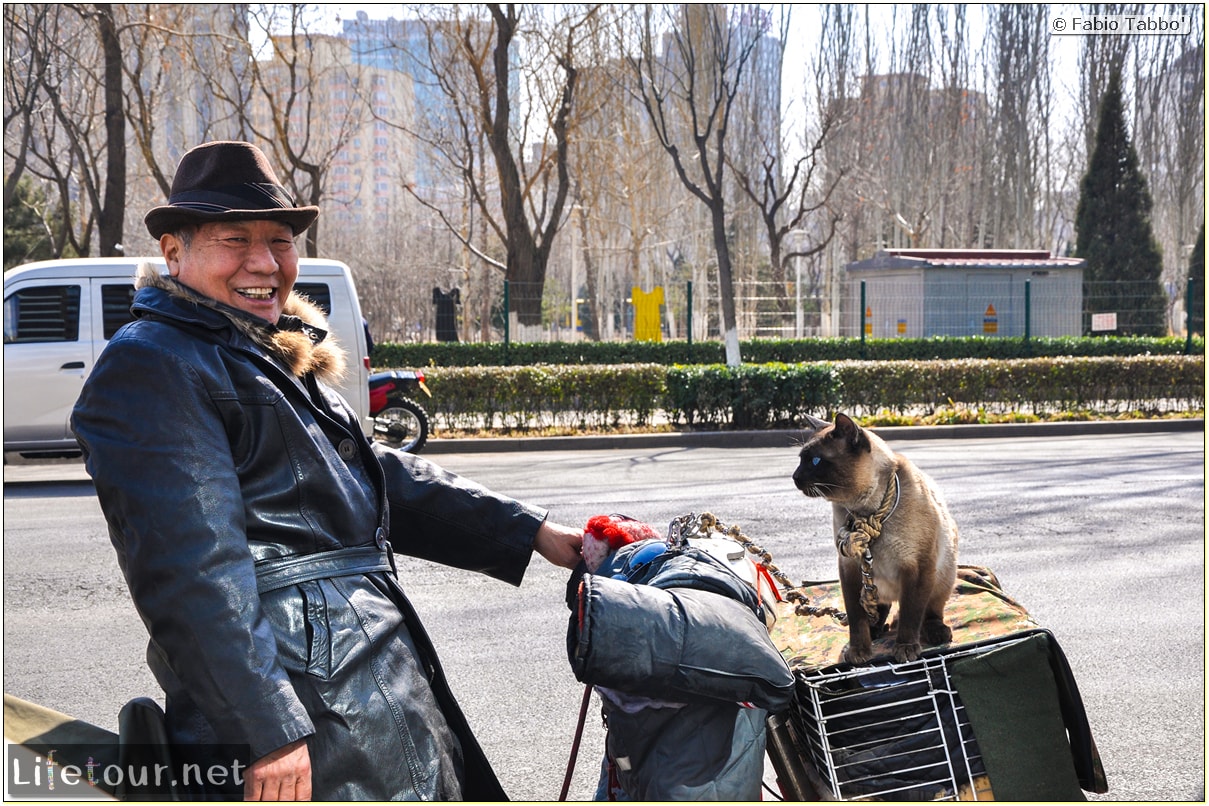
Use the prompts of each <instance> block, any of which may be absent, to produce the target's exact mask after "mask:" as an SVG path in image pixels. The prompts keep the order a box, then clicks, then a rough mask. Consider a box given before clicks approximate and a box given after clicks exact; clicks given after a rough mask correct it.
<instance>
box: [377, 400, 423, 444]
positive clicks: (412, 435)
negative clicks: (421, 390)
mask: <svg viewBox="0 0 1209 806" xmlns="http://www.w3.org/2000/svg"><path fill="white" fill-rule="evenodd" d="M374 439H376V440H378V441H379V442H382V443H384V444H386V445H388V446H390V447H392V448H398V449H399V450H403V451H407V452H408V453H419V452H420V450H421V449H422V448H423V447H424V444H425V443H426V442H428V412H426V411H424V407H423V406H421V405H420V404H419V403H417V402H415V401H414V400H412V399H411V398H409V397H396V398H392V399H391V401H390V402H389V403H388V404H387V405H386V408H384V409H382V411H380V412H378V413H377V414H375V415H374Z"/></svg>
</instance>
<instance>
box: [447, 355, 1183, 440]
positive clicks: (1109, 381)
mask: <svg viewBox="0 0 1209 806" xmlns="http://www.w3.org/2000/svg"><path fill="white" fill-rule="evenodd" d="M426 374H427V377H428V385H429V387H430V388H431V389H432V393H433V397H432V399H431V400H427V401H425V405H427V406H428V407H429V409H430V411H431V412H432V414H433V415H434V416H435V418H436V421H437V423H438V425H439V426H444V427H447V428H457V429H475V428H484V427H486V428H507V429H522V430H523V429H529V428H542V427H547V426H563V427H572V428H587V427H597V428H615V427H617V426H618V425H619V424H621V423H622V422H625V423H632V424H635V425H646V424H649V423H650V422H651V421H652V417H653V415H654V414H655V413H656V412H660V411H662V412H663V413H664V414H665V415H666V416H667V418H668V420H669V421H670V422H672V423H673V424H685V425H688V426H689V427H694V428H738V429H764V428H797V427H801V426H803V425H805V422H806V419H805V418H806V415H814V416H827V415H829V414H830V413H831V412H834V411H846V412H849V413H853V414H862V413H865V414H871V413H874V412H880V411H889V412H896V413H900V414H906V413H920V412H934V411H937V410H940V409H945V408H946V407H948V408H951V407H954V406H960V407H964V408H969V409H979V410H987V411H993V412H1028V413H1031V414H1041V413H1047V412H1065V411H1083V410H1087V411H1095V412H1101V413H1110V412H1122V411H1135V410H1142V411H1148V412H1169V411H1189V410H1192V411H1199V410H1203V409H1204V406H1205V359H1204V356H1131V357H1124V358H1116V357H1109V358H1101V357H1093V358H1065V357H1063V358H1030V359H1008V360H1000V359H991V360H974V359H968V360H962V361H907V360H904V361H839V362H816V363H809V364H785V363H770V364H759V365H757V364H744V365H743V366H740V367H727V366H725V365H723V364H713V365H705V366H699V365H692V366H689V365H678V366H673V367H664V366H662V365H659V364H625V365H593V366H582V367H567V366H534V367H512V368H505V367H434V368H430V369H428V370H426Z"/></svg>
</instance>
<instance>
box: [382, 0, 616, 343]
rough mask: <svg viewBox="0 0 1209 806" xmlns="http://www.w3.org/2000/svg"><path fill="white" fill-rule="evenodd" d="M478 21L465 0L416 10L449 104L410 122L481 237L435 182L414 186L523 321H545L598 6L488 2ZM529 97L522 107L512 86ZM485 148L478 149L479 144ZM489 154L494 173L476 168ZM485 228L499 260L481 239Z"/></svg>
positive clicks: (438, 83)
mask: <svg viewBox="0 0 1209 806" xmlns="http://www.w3.org/2000/svg"><path fill="white" fill-rule="evenodd" d="M484 10H485V12H486V14H485V16H483V15H474V14H471V15H466V14H465V11H464V9H463V8H462V7H461V6H454V7H451V8H448V9H442V8H437V7H431V6H427V7H422V9H420V10H419V13H420V14H421V19H422V20H423V22H424V24H425V25H426V27H427V30H428V35H427V41H428V51H429V53H428V66H430V67H431V69H432V75H433V78H434V81H435V83H436V86H437V88H438V89H439V92H440V93H441V95H442V97H443V99H444V101H445V106H444V108H443V109H442V110H440V111H441V112H443V113H444V116H443V117H442V118H441V119H440V120H436V121H430V122H431V123H435V124H437V125H429V126H427V127H425V128H417V127H414V126H408V124H406V123H399V122H396V124H397V125H404V126H408V128H409V130H411V131H413V133H415V134H416V135H417V136H418V137H419V138H421V139H422V140H423V141H424V142H425V144H426V145H427V147H429V148H430V149H432V150H433V151H434V153H437V154H439V155H440V156H441V158H442V159H443V160H445V161H446V163H447V164H448V165H449V166H450V167H452V168H453V169H454V171H455V172H456V173H457V175H458V176H459V179H460V181H461V182H462V184H463V187H464V188H465V190H466V192H467V194H468V196H469V199H470V201H471V204H472V205H473V206H474V208H475V210H476V211H477V215H478V217H479V221H480V222H481V223H482V225H483V227H484V231H483V232H482V233H480V232H476V231H474V230H473V229H471V228H468V227H467V226H465V224H464V223H463V222H464V221H465V220H466V216H465V215H463V216H459V215H457V214H456V213H455V212H454V210H453V209H452V206H451V205H450V204H449V202H448V194H447V193H446V194H445V195H446V200H442V199H440V198H437V196H438V195H440V194H441V189H440V188H433V187H423V186H420V185H418V184H417V185H410V186H409V190H411V191H413V193H414V195H415V197H416V198H417V199H418V200H420V202H421V203H422V204H424V205H426V206H427V207H429V209H431V210H433V211H434V212H435V213H436V214H437V215H439V216H440V218H441V220H442V221H444V222H445V225H446V226H447V227H448V228H449V230H450V231H451V232H453V233H455V234H456V235H457V236H458V237H459V238H461V239H462V240H463V242H464V243H465V244H466V246H467V248H469V249H470V250H471V251H472V252H473V253H474V254H475V255H476V256H477V257H478V258H479V259H480V260H483V261H485V262H487V263H488V264H491V265H494V266H496V267H497V268H502V269H503V270H504V274H505V278H506V279H507V280H509V281H510V282H511V283H512V285H513V297H512V307H513V310H514V311H515V313H516V314H517V317H518V321H519V322H520V324H524V325H538V324H541V321H542V318H541V304H542V290H543V288H544V285H545V280H546V271H547V265H548V263H549V259H550V253H551V249H552V247H553V243H554V236H555V235H556V233H557V232H558V230H559V227H560V226H561V225H562V224H563V223H564V218H565V216H564V212H565V208H566V203H567V197H568V193H569V192H570V187H571V180H570V176H569V173H568V168H567V164H568V143H569V132H570V131H571V129H572V128H573V126H574V125H575V119H576V111H575V101H576V92H577V82H578V75H579V68H578V61H577V48H578V42H579V41H580V39H581V37H583V36H585V35H587V34H586V33H585V32H586V31H588V30H590V25H591V22H592V18H593V16H594V15H595V12H596V7H594V6H589V7H587V8H586V9H583V10H580V11H576V10H574V9H572V10H570V11H569V12H568V13H567V14H566V15H564V16H560V17H559V18H557V19H554V20H550V19H546V18H544V17H542V16H541V15H542V14H543V13H544V12H543V11H541V10H539V9H538V8H536V7H521V6H516V5H513V4H507V5H503V4H496V3H488V4H486V5H485V9H484ZM518 91H519V93H520V96H521V97H523V98H524V99H525V100H526V103H525V104H523V105H518V104H517V101H518V97H517V93H518ZM484 147H485V149H484ZM484 150H485V151H487V152H490V156H491V163H492V166H493V168H494V170H493V171H491V172H487V171H484V170H483V159H482V156H483V154H484ZM486 233H489V234H490V236H492V237H494V239H495V240H496V242H497V243H498V244H500V246H501V250H502V252H503V255H502V256H496V255H493V254H492V247H491V246H490V245H489V244H488V243H486V242H485V241H484V240H483V235H484V234H486Z"/></svg>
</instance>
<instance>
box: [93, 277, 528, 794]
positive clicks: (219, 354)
mask: <svg viewBox="0 0 1209 806" xmlns="http://www.w3.org/2000/svg"><path fill="white" fill-rule="evenodd" d="M145 282H149V283H150V284H151V287H143V288H141V289H140V290H139V291H138V292H137V295H136V297H135V301H134V307H133V310H134V313H135V314H136V315H137V317H138V318H137V319H136V320H135V321H134V322H133V323H131V324H130V325H128V326H126V327H125V328H123V329H122V330H121V331H120V332H119V333H118V334H117V335H116V336H115V337H114V338H113V340H112V341H111V342H110V343H109V345H108V346H107V347H106V348H105V350H104V352H103V353H102V355H101V356H100V359H99V360H98V361H97V364H96V367H95V368H94V370H93V372H92V373H91V375H90V377H89V379H88V381H87V383H86V384H85V387H84V391H83V394H82V395H81V397H80V400H79V401H78V403H77V405H76V408H75V410H74V413H73V418H72V427H73V430H74V431H75V433H76V436H77V438H78V439H79V442H80V445H81V447H82V448H83V450H84V455H85V460H86V464H87V468H88V472H89V473H90V474H91V475H92V477H93V480H94V482H95V484H96V489H97V494H98V497H99V499H100V502H101V506H102V509H103V510H104V513H105V517H106V520H107V521H108V524H109V530H110V537H111V539H112V541H113V545H114V547H115V548H116V549H117V553H118V559H119V563H120V565H121V568H122V571H123V573H124V574H125V576H126V580H127V583H128V585H129V587H130V592H131V595H132V597H133V599H134V603H135V605H136V607H137V609H138V612H139V614H140V616H141V617H142V619H143V621H144V623H145V624H146V627H147V630H148V632H149V635H150V645H149V648H148V663H149V665H150V666H151V668H152V670H153V672H154V673H155V675H156V678H157V680H158V681H159V683H160V685H161V686H162V687H163V689H164V691H165V694H166V711H167V721H168V728H169V734H170V737H171V738H172V739H173V741H174V742H181V743H190V742H194V743H198V742H200V743H222V744H233V745H240V744H242V745H247V746H249V747H250V750H251V758H253V759H255V758H258V757H260V756H262V755H265V754H266V753H269V752H271V751H272V750H274V749H276V748H278V747H281V746H283V745H285V744H288V743H289V742H292V741H294V740H296V739H299V738H301V737H309V739H308V744H309V749H310V753H311V763H312V768H313V786H314V797H315V799H317V800H383V799H455V798H458V797H464V798H467V799H483V800H492V799H502V798H503V797H504V793H503V791H502V789H501V788H500V786H499V783H498V781H497V780H496V778H495V775H494V773H493V772H492V770H491V768H490V765H489V764H488V762H487V760H486V757H485V756H484V755H483V753H482V751H481V749H480V748H479V746H478V744H477V742H476V741H475V739H474V737H473V735H472V734H471V732H470V729H469V726H468V725H467V724H466V721H465V718H464V717H463V715H462V713H461V711H460V709H459V708H458V706H457V703H456V702H455V701H454V698H453V696H452V695H451V693H450V692H449V689H448V686H447V684H446V680H445V677H444V674H443V673H442V671H441V669H440V667H439V665H438V663H437V658H436V654H435V652H434V651H433V648H432V645H431V643H430V641H429V639H428V637H427V635H426V634H425V633H424V630H423V628H422V626H421V625H420V621H419V619H418V617H417V616H416V614H415V613H414V611H413V610H412V608H411V606H410V604H409V603H408V601H407V599H406V597H405V596H404V594H403V591H402V589H401V587H400V585H399V582H398V581H397V579H396V577H395V574H394V572H393V570H392V569H391V568H390V565H392V564H393V559H392V560H390V561H388V563H387V564H386V565H383V563H381V562H377V563H376V564H375V563H373V562H371V563H370V565H369V566H368V570H364V571H361V572H355V571H354V572H350V571H349V570H348V567H347V563H344V570H342V571H331V572H330V573H329V572H325V571H324V570H323V568H321V567H320V568H319V569H318V570H317V571H316V570H315V569H316V566H315V565H314V556H315V555H317V554H319V553H321V552H333V551H337V550H341V549H347V548H349V547H362V552H361V554H364V555H365V556H367V557H370V558H373V557H389V554H383V553H382V552H381V551H379V550H380V549H383V548H388V547H389V546H393V549H394V551H397V552H399V553H402V554H409V555H412V556H416V557H423V558H426V559H430V560H434V561H437V562H441V563H445V564H447V565H452V566H455V567H460V568H468V569H472V570H476V571H480V572H482V573H485V574H488V575H491V576H493V577H496V578H498V579H501V580H505V581H507V582H509V583H511V584H519V583H520V580H521V577H522V576H523V574H524V571H525V569H526V567H527V565H528V562H529V560H530V558H531V556H532V544H533V538H534V535H535V534H536V531H537V528H538V526H539V525H540V524H541V522H542V520H543V519H544V518H545V516H546V513H545V511H543V510H539V509H535V508H532V507H528V506H526V505H523V504H521V503H519V502H517V501H514V500H512V499H509V498H506V497H504V496H500V495H496V494H494V493H491V492H490V491H488V490H485V489H483V488H481V487H479V486H478V485H475V484H473V483H471V482H469V481H467V480H465V479H462V478H460V477H457V476H455V475H453V474H450V473H447V472H445V471H443V470H441V469H440V468H439V467H437V466H435V465H433V464H432V463H430V462H428V461H425V460H424V459H421V458H419V457H416V456H413V455H410V454H406V453H402V452H399V451H393V450H390V449H386V448H383V447H382V446H380V445H377V444H371V443H370V442H369V441H368V440H367V439H366V438H365V436H364V435H363V433H362V432H361V429H360V427H359V425H358V422H357V418H356V416H355V414H354V413H353V412H352V410H351V409H350V408H349V406H348V405H347V404H346V403H345V402H344V400H343V399H342V398H340V397H339V396H338V395H337V394H335V393H334V392H332V391H330V390H329V389H328V388H327V387H326V386H325V385H324V384H323V383H321V382H319V380H318V378H317V377H316V375H320V376H322V375H323V374H325V373H327V372H330V371H332V369H333V365H336V366H338V364H339V361H338V360H337V359H339V356H338V355H336V356H335V358H333V355H334V354H333V352H332V350H333V348H332V347H331V346H330V344H328V345H327V346H325V343H324V342H320V343H319V344H317V345H316V344H313V343H312V340H311V339H310V338H307V336H306V334H305V333H294V332H287V331H280V332H279V331H277V329H275V328H271V327H270V328H265V327H264V326H263V323H258V322H257V321H254V320H252V319H251V318H250V317H248V316H246V315H245V314H242V313H241V312H239V311H237V310H235V309H233V308H229V307H227V306H224V305H222V304H220V303H217V302H214V301H211V300H206V299H204V298H198V297H196V295H193V294H192V292H190V291H189V290H188V289H186V288H184V287H183V286H180V285H179V284H176V283H175V282H174V281H171V280H168V279H165V278H160V279H155V278H151V279H148V280H145ZM296 301H297V298H295V297H292V298H291V301H290V302H291V305H290V306H287V313H290V312H291V311H292V312H293V313H295V314H299V315H301V316H302V317H303V318H306V319H308V320H311V321H312V322H314V319H315V316H316V315H317V314H316V312H315V311H314V310H313V309H311V308H309V307H308V306H307V305H306V303H305V301H302V302H301V303H300V304H301V306H302V307H301V308H300V307H299V304H293V303H295V302H296ZM318 324H319V325H320V326H321V327H322V326H323V324H324V323H322V322H318ZM300 339H301V341H300ZM388 541H389V546H388ZM345 554H348V552H345ZM353 554H357V552H353ZM341 556H344V555H340V554H324V555H322V557H323V558H325V559H326V558H338V557H341ZM333 562H335V560H334V559H333ZM298 563H301V564H302V565H303V566H306V567H304V568H303V569H302V570H304V571H305V570H308V569H309V570H310V572H311V573H309V574H307V573H302V574H299V573H297V571H298V570H299V569H298V568H293V570H291V567H292V564H294V565H296V564H298ZM307 563H310V565H309V566H307V565H306V564H307ZM335 565H336V566H340V565H341V564H340V563H338V562H335ZM266 572H271V573H266ZM291 573H292V574H293V576H291ZM274 574H276V575H277V577H276V583H275V584H276V585H277V587H273V585H272V584H269V583H270V582H271V581H272V579H273V577H274ZM282 574H284V576H282ZM316 575H317V576H316ZM311 577H314V578H311ZM258 582H259V583H260V587H259V589H258ZM430 690H431V693H430ZM443 723H447V724H448V726H449V728H450V729H451V730H447V729H445V728H444V727H443ZM451 734H452V735H451ZM454 736H456V739H454V738H453V737H454ZM459 746H460V747H459ZM463 765H464V770H463Z"/></svg>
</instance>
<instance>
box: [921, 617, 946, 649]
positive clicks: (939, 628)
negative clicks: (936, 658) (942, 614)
mask: <svg viewBox="0 0 1209 806" xmlns="http://www.w3.org/2000/svg"><path fill="white" fill-rule="evenodd" d="M924 638H925V639H926V640H927V642H928V643H929V644H947V643H949V641H952V640H953V631H952V630H951V629H949V625H947V624H945V623H944V622H943V621H940V620H939V619H927V620H926V621H924Z"/></svg>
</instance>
